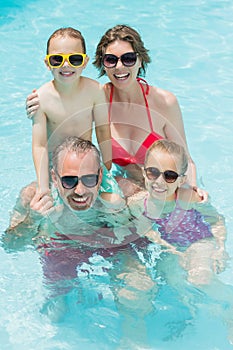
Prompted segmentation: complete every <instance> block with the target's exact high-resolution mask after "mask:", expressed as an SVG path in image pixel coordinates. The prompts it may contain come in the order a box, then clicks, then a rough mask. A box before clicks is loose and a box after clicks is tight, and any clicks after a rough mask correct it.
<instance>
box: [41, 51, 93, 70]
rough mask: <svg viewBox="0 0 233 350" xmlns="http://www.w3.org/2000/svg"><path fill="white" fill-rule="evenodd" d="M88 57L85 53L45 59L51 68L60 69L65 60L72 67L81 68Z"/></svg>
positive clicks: (60, 55)
mask: <svg viewBox="0 0 233 350" xmlns="http://www.w3.org/2000/svg"><path fill="white" fill-rule="evenodd" d="M86 56H87V55H86V54H85V53H69V54H67V55H65V54H60V53H59V54H51V55H46V57H45V59H46V60H47V62H48V65H49V67H50V68H60V67H61V66H62V65H63V64H64V62H65V60H67V61H68V63H69V65H70V66H71V67H75V68H77V67H81V66H82V65H83V64H84V59H85V57H86Z"/></svg>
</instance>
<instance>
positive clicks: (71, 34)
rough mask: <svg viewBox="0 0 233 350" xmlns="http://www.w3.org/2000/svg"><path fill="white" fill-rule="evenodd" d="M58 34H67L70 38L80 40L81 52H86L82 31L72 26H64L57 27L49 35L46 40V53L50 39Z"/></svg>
mask: <svg viewBox="0 0 233 350" xmlns="http://www.w3.org/2000/svg"><path fill="white" fill-rule="evenodd" d="M58 36H61V37H66V36H68V37H70V38H74V39H78V40H81V43H82V48H83V53H86V44H85V40H84V37H83V36H82V33H81V32H80V31H79V30H77V29H74V28H72V27H66V28H59V29H57V30H55V32H54V33H53V34H52V35H51V36H50V37H49V39H48V41H47V49H46V52H47V55H48V54H49V45H50V42H51V40H52V39H54V38H56V37H58Z"/></svg>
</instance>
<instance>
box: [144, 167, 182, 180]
mask: <svg viewBox="0 0 233 350" xmlns="http://www.w3.org/2000/svg"><path fill="white" fill-rule="evenodd" d="M144 170H145V173H146V177H147V178H148V179H149V180H157V179H158V178H159V176H160V175H162V176H163V178H164V180H165V181H166V182H167V183H173V182H175V181H176V180H177V179H178V177H179V176H184V175H179V174H177V173H176V172H175V171H173V170H165V171H163V172H162V171H160V170H159V169H158V168H154V167H149V168H145V169H144Z"/></svg>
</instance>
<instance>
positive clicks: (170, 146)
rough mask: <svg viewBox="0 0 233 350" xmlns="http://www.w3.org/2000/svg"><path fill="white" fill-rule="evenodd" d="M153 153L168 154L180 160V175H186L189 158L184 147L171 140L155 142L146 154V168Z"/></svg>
mask: <svg viewBox="0 0 233 350" xmlns="http://www.w3.org/2000/svg"><path fill="white" fill-rule="evenodd" d="M152 151H155V152H156V151H158V152H159V151H160V152H167V153H168V154H170V155H171V156H174V157H176V158H177V159H179V160H180V164H181V169H180V172H181V173H180V175H184V174H185V173H186V171H187V169H188V156H187V153H186V152H185V149H184V147H183V146H181V145H179V144H177V143H175V142H173V141H169V140H159V141H156V142H154V143H153V144H152V145H151V146H150V148H149V149H148V150H147V152H146V157H145V166H146V163H147V161H148V158H149V156H150V153H151V152H152Z"/></svg>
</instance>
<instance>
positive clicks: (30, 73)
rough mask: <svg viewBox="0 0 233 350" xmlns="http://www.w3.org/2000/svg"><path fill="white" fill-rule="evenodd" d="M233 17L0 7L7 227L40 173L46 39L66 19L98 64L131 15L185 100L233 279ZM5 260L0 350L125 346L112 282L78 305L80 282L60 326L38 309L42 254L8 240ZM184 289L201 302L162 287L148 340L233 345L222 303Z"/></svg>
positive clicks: (191, 5) (88, 7)
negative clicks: (34, 111)
mask: <svg viewBox="0 0 233 350" xmlns="http://www.w3.org/2000/svg"><path fill="white" fill-rule="evenodd" d="M232 16H233V4H232V2H231V1H230V0H221V1H213V0H195V1H194V0H189V1H185V0H177V1H176V2H174V1H170V0H168V1H163V0H151V1H147V2H142V1H139V0H132V1H131V2H128V1H127V2H126V1H121V2H119V1H116V0H113V1H111V2H109V3H108V2H103V1H96V2H87V1H86V2H85V1H83V2H77V1H74V0H71V1H70V2H67V3H64V2H63V1H59V0H57V1H54V0H51V1H49V2H47V1H45V0H40V1H22V0H15V1H10V0H9V1H5V2H4V4H1V14H0V42H1V65H0V76H1V86H0V106H1V119H0V141H1V146H0V160H1V175H0V176H1V181H0V189H1V205H0V230H1V234H2V233H3V232H4V230H5V228H6V227H7V225H8V222H9V212H10V210H11V208H12V207H13V205H14V203H15V199H16V197H17V194H18V192H19V190H20V189H21V188H22V187H23V186H24V185H26V184H27V183H29V182H30V181H31V180H33V179H34V178H35V173H34V168H33V162H32V157H31V123H30V121H28V120H27V118H26V114H25V98H26V96H27V94H28V93H29V92H30V91H31V90H32V89H33V88H36V87H38V86H40V85H41V84H43V83H44V82H45V81H47V80H49V79H50V78H51V77H50V74H49V72H48V71H47V70H46V68H45V66H44V63H43V57H44V54H45V45H46V41H47V39H48V37H49V36H50V34H51V33H52V32H53V31H54V30H55V29H57V28H59V27H62V26H73V27H75V28H78V29H79V30H81V32H82V33H83V34H84V36H85V38H86V42H87V51H88V54H89V56H90V57H91V60H90V61H92V59H93V55H94V51H95V47H96V44H97V43H98V41H99V39H100V37H101V35H102V34H103V33H104V32H105V31H106V29H108V28H110V27H112V26H113V25H115V24H118V23H125V24H129V25H131V26H133V27H135V28H136V29H137V30H138V31H139V32H140V33H141V35H142V37H143V40H144V42H145V46H146V47H148V48H149V49H150V55H151V57H152V63H151V64H150V66H149V67H148V72H147V80H148V82H149V83H150V84H152V85H157V86H160V87H162V88H164V89H167V90H170V91H172V92H174V93H175V95H176V96H177V97H178V100H179V103H180V105H181V108H182V113H183V117H184V123H185V129H186V134H187V140H188V144H189V149H190V153H191V155H192V158H193V159H194V160H195V163H196V165H197V168H198V175H199V180H200V183H201V185H202V186H204V188H206V190H207V191H208V192H209V193H210V195H211V199H212V203H213V205H214V206H215V207H216V208H217V209H218V211H219V212H220V213H222V214H223V215H224V216H225V219H226V225H227V231H228V240H227V251H228V253H229V256H230V260H229V264H228V267H227V269H226V271H225V272H224V273H222V274H221V276H220V278H221V280H222V281H223V282H224V283H225V284H229V285H232V286H233V269H232V259H231V258H232V251H233V238H232V237H233V235H232V231H233V214H232V198H233V186H232V176H231V175H232V171H233V153H232V147H233V137H232V131H233V129H232V116H231V114H232V98H233V94H232V82H233V62H232V54H233V46H232V42H233V32H232ZM85 75H87V76H90V77H92V78H94V79H97V76H98V73H97V71H96V70H95V68H94V67H92V65H91V64H90V63H89V65H88V67H87V69H86V71H85ZM100 81H101V82H104V81H105V78H102V79H101V80H100ZM0 261H1V264H0V281H1V283H0V309H1V313H0V339H1V340H0V343H1V346H0V348H1V349H2V350H5V349H9V350H16V349H17V350H21V349H22V350H31V349H35V350H36V349H38V350H41V349H50V350H52V349H53V350H57V349H69V350H70V349H72V350H76V349H80V350H86V349H88V350H92V349H93V350H94V349H95V350H96V349H97V350H102V349H103V350H105V349H106V350H109V349H117V347H118V346H119V344H118V343H119V339H120V337H121V325H122V319H121V317H120V315H119V314H118V312H117V309H116V307H115V304H114V300H113V297H112V295H111V292H110V290H109V287H108V284H107V283H105V282H104V281H102V282H103V283H102V284H101V285H102V288H103V290H102V291H101V293H102V294H103V295H105V296H106V298H104V299H103V300H102V301H100V302H98V303H95V302H93V299H95V291H93V293H91V292H90V291H89V292H88V291H87V292H86V296H85V298H84V299H85V300H84V302H83V303H78V302H77V288H76V286H75V285H74V286H73V288H72V290H71V291H70V292H69V293H68V294H67V296H66V305H67V307H68V311H67V312H66V313H64V318H63V320H62V322H60V323H56V322H52V321H51V320H50V319H49V318H48V317H47V316H46V314H45V313H43V312H41V309H42V305H44V302H45V300H46V297H47V295H48V289H47V288H45V285H44V279H43V271H42V266H41V262H40V259H39V256H38V253H37V252H35V251H34V250H33V249H32V247H28V249H26V250H24V251H15V252H12V253H7V252H6V251H5V250H3V249H2V248H0ZM183 291H184V294H183V296H184V298H185V296H186V297H187V299H188V300H192V301H190V305H187V304H185V303H183V302H182V300H183V299H184V298H183V299H182V297H181V294H182V293H181V291H179V290H174V289H172V288H170V287H169V286H168V285H163V284H162V283H161V285H160V290H159V294H158V297H157V298H156V300H155V301H154V309H155V312H154V313H153V314H152V315H150V316H148V317H147V319H146V327H147V331H148V338H149V345H148V346H149V348H150V349H153V350H157V349H159V350H161V349H165V350H167V349H172V350H176V349H179V350H180V349H182V350H186V349H188V348H190V349H197V348H198V349H200V350H227V349H231V346H230V345H229V342H228V340H227V331H226V327H225V325H224V323H223V322H222V320H221V318H220V317H218V316H216V314H214V313H213V308H212V307H211V306H212V303H213V305H215V301H213V300H211V299H206V298H205V296H203V294H202V293H201V292H200V291H199V290H198V289H195V288H192V287H189V288H188V286H185V288H184V290H183ZM88 293H89V294H88ZM185 293H187V294H185ZM189 297H190V299H189ZM190 306H192V308H193V309H195V317H194V316H193V313H192V312H191V311H190V309H191V308H190ZM226 307H227V306H226ZM214 308H215V306H214ZM216 308H217V306H216ZM132 342H133V339H132ZM132 349H134V347H133V345H132Z"/></svg>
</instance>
